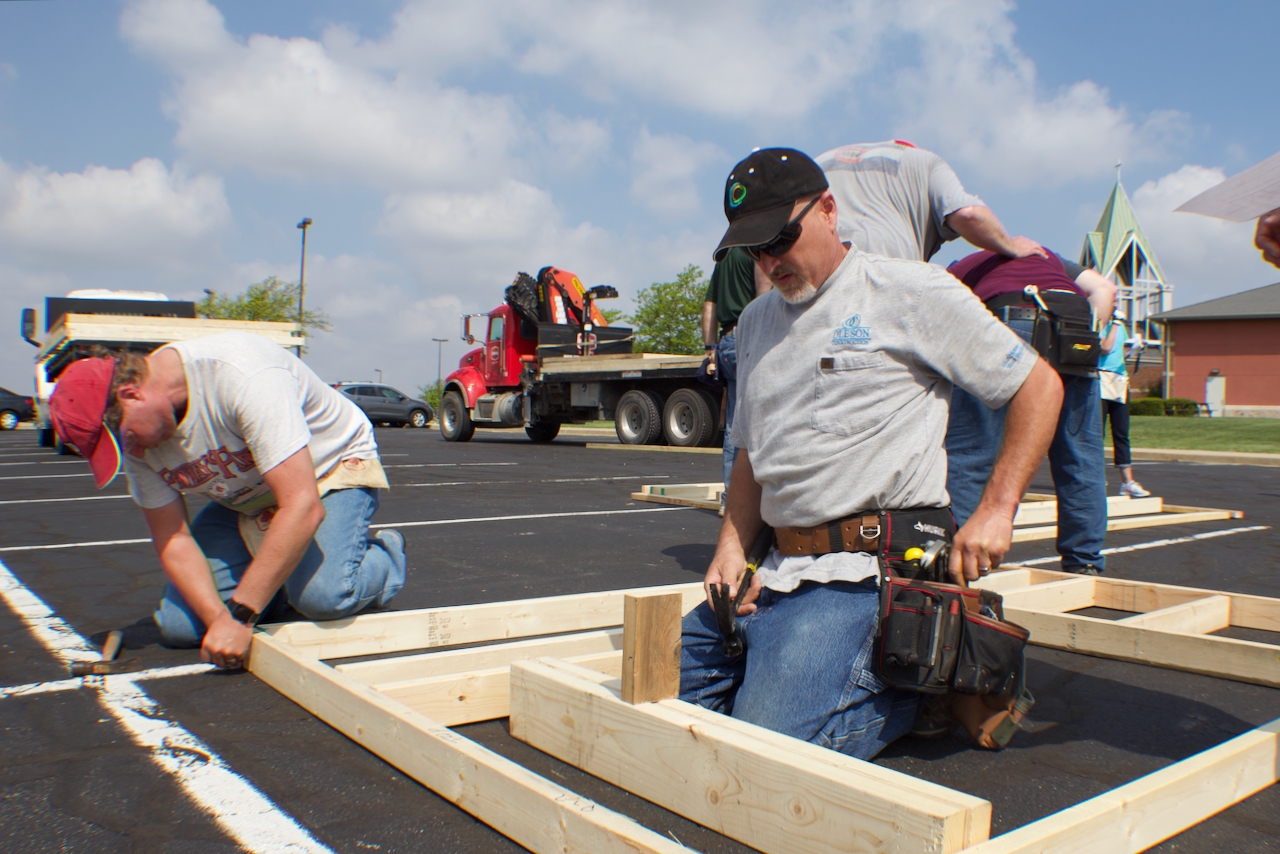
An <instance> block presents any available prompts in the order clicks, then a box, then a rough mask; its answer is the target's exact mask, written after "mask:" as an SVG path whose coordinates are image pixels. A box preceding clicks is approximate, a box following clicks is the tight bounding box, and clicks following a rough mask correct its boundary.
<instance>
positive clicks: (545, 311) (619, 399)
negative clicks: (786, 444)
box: [439, 267, 720, 447]
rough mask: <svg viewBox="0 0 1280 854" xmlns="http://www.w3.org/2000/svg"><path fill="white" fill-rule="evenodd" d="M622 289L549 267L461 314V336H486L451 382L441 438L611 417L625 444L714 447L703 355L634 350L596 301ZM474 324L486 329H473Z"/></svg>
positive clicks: (714, 410)
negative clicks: (492, 304) (489, 303)
mask: <svg viewBox="0 0 1280 854" xmlns="http://www.w3.org/2000/svg"><path fill="white" fill-rule="evenodd" d="M617 295H618V294H617V291H615V290H614V289H613V288H611V287H609V286H607V285H599V286H597V287H594V288H591V289H590V290H587V289H586V288H584V287H583V286H582V284H581V282H580V281H579V280H578V277H577V276H575V275H573V274H572V273H569V272H567V271H564V270H559V269H557V268H555V267H544V268H543V269H542V270H541V271H540V272H539V273H538V276H537V278H536V279H535V278H534V277H533V276H529V275H528V274H526V273H521V274H519V276H517V277H516V280H515V282H514V283H513V284H512V285H511V286H510V287H509V288H507V291H506V300H505V302H504V303H503V304H502V305H500V306H498V307H497V308H495V309H494V310H493V311H491V312H489V313H488V314H472V315H465V316H464V317H463V318H462V338H463V340H464V341H466V342H467V343H468V344H475V343H476V341H477V340H478V339H479V337H480V335H483V340H484V343H483V346H481V347H478V348H476V349H475V350H472V351H471V352H469V353H467V354H466V355H465V356H463V357H462V360H461V361H460V362H459V365H458V369H457V370H456V371H454V372H453V373H451V374H449V376H448V378H447V379H446V380H445V383H444V389H443V392H444V394H443V397H442V398H441V402H440V413H439V418H440V432H441V433H442V434H443V435H444V438H445V439H447V440H449V441H450V442H465V441H467V440H469V439H470V438H471V437H472V436H473V435H474V434H475V430H476V428H477V427H524V429H525V433H527V434H528V436H529V438H530V439H532V440H533V441H535V442H549V441H551V440H552V439H554V438H555V437H556V436H557V435H558V434H559V432H560V425H561V424H580V423H583V422H587V421H608V420H613V421H614V422H615V425H616V430H617V433H618V440H619V441H621V442H622V443H623V444H627V445H657V444H671V445H678V446H682V447H710V446H712V445H714V444H716V442H717V439H718V435H719V432H720V430H719V424H720V397H719V395H718V394H716V393H715V392H714V391H713V390H712V389H710V388H709V387H708V386H706V385H703V384H702V383H699V382H698V379H697V373H698V367H699V365H700V364H701V363H702V357H700V356H666V355H657V354H653V353H633V352H631V346H632V334H631V330H630V329H628V328H626V327H622V326H609V325H607V324H606V323H605V320H604V317H603V316H602V314H601V313H600V311H599V309H598V308H597V307H596V305H595V302H596V300H599V299H605V298H608V297H616V296H617ZM473 321H476V322H478V323H483V324H484V326H485V329H484V330H483V332H480V331H479V330H477V331H476V332H473V331H472V325H473Z"/></svg>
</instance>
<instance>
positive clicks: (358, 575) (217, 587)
mask: <svg viewBox="0 0 1280 854" xmlns="http://www.w3.org/2000/svg"><path fill="white" fill-rule="evenodd" d="M49 406H50V416H51V419H52V421H53V425H54V429H55V430H56V431H57V433H58V436H59V438H60V439H61V440H62V441H63V442H64V443H65V444H67V445H69V446H70V447H72V448H73V449H74V450H75V451H76V452H77V453H79V454H80V455H81V456H83V457H85V458H86V459H87V460H88V461H89V467H90V469H91V470H92V471H93V475H94V480H95V482H96V483H97V485H98V488H99V489H101V488H102V487H104V486H106V485H107V484H108V483H110V482H111V481H112V479H113V478H115V476H116V475H117V474H118V473H119V472H120V470H121V468H122V467H123V470H124V471H125V473H126V474H127V475H128V478H129V491H130V493H131V494H132V496H133V499H134V501H136V502H137V503H138V505H139V506H140V507H141V508H142V513H143V515H144V516H145V517H146V520H147V525H148V526H149V527H150V529H151V538H152V542H153V543H154V545H155V549H156V554H157V555H159V557H160V563H161V565H162V566H163V567H164V571H165V574H166V575H167V576H168V577H169V585H168V587H167V588H166V590H165V592H164V596H163V598H162V599H161V601H160V606H159V607H158V608H157V609H156V614H155V618H156V623H157V625H159V627H160V632H161V636H162V637H163V639H164V642H165V643H166V644H168V645H170V646H199V647H200V648H201V658H203V659H204V660H205V661H210V662H212V663H214V664H216V665H218V666H219V667H242V666H243V665H244V663H245V660H246V656H247V654H248V650H249V642H250V638H251V635H252V628H253V626H254V625H255V624H256V623H257V622H258V621H259V620H262V619H265V620H268V621H270V620H277V619H281V618H283V617H284V616H285V615H286V614H287V613H289V612H288V608H289V607H292V608H293V609H295V610H296V611H297V612H299V613H301V614H302V615H303V616H304V617H307V618H309V619H314V620H327V619H337V618H339V617H345V616H348V615H350V614H353V613H355V612H356V611H359V610H361V609H362V608H365V607H367V606H370V605H378V606H381V605H386V604H387V603H388V602H389V601H390V600H391V598H392V597H393V596H395V595H396V593H398V592H399V591H400V588H401V587H403V586H404V581H405V575H406V562H405V553H404V538H403V536H401V535H400V533H399V532H397V531H393V530H388V529H384V530H381V531H378V532H377V533H376V534H372V535H371V534H370V533H369V521H370V519H371V518H372V517H373V514H374V512H375V511H376V510H377V508H378V490H379V489H386V488H387V480H386V475H385V474H384V473H383V471H382V465H381V463H380V462H379V460H378V446H377V443H376V442H375V441H374V437H373V427H372V425H371V424H370V423H369V420H368V419H367V418H366V417H365V416H364V414H363V413H361V412H360V410H359V409H358V408H357V407H356V405H355V404H354V403H352V402H351V401H350V400H347V399H346V398H345V397H343V396H342V395H341V394H339V393H338V392H337V391H336V390H335V389H333V388H331V387H330V386H329V385H328V384H326V383H325V382H324V381H323V380H321V379H320V378H319V377H318V376H316V374H315V373H314V372H313V371H312V370H311V369H310V368H308V367H307V366H306V365H305V364H303V363H302V361H301V360H299V359H298V358H296V357H295V356H294V355H293V354H291V353H289V352H287V351H285V350H284V349H283V348H281V347H279V346H277V345H276V344H274V343H272V342H270V341H268V340H267V339H265V338H262V337H260V336H257V335H251V334H249V333H244V332H228V333H224V334H221V335H211V336H208V337H205V338H197V339H194V340H191V341H183V342H179V343H176V344H170V345H168V346H165V347H162V348H161V349H159V350H156V351H155V352H154V353H152V354H150V355H149V356H141V355H139V354H137V353H124V354H120V355H118V356H116V357H114V358H89V359H82V360H80V361H78V362H75V363H73V364H72V365H70V366H69V367H68V368H67V369H66V370H65V371H63V373H62V375H61V376H60V377H59V378H58V386H57V389H56V390H55V391H54V394H53V397H52V398H51V399H50V401H49ZM122 450H123V453H122ZM188 492H195V493H197V494H199V495H202V496H205V497H207V498H209V499H211V500H210V502H209V503H208V505H206V506H205V507H204V509H203V510H201V511H200V513H199V514H198V515H197V516H196V517H195V519H194V520H192V521H189V520H188V514H187V507H186V503H185V501H184V498H183V493H188Z"/></svg>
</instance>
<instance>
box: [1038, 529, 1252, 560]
mask: <svg viewBox="0 0 1280 854" xmlns="http://www.w3.org/2000/svg"><path fill="white" fill-rule="evenodd" d="M1270 529H1271V526H1270V525H1251V526H1249V527H1248V528H1228V529H1227V530H1225V531H1205V532H1204V533H1203V534H1191V535H1189V536H1186V537H1173V538H1171V539H1167V540H1152V541H1150V542H1147V543H1138V544H1136V545H1132V546H1116V547H1115V548H1114V549H1103V550H1102V551H1101V554H1104V555H1117V554H1123V553H1125V552H1137V551H1142V550H1143V549H1156V548H1160V547H1161V546H1176V545H1178V544H1180V543H1193V542H1195V541H1196V540H1208V539H1212V538H1213V537H1226V536H1229V535H1231V534H1244V533H1248V532H1249V531H1268V530H1270ZM1060 560H1062V557H1061V555H1054V556H1053V557H1038V558H1033V559H1032V560H1019V561H1013V564H1014V565H1016V566H1039V565H1040V564H1042V563H1057V562H1058V561H1060Z"/></svg>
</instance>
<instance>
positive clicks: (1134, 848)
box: [965, 720, 1280, 854]
mask: <svg viewBox="0 0 1280 854" xmlns="http://www.w3.org/2000/svg"><path fill="white" fill-rule="evenodd" d="M1278 734H1280V720H1274V721H1272V722H1271V723H1268V724H1265V725H1264V726H1261V727H1258V728H1257V729H1255V730H1251V731H1249V732H1247V733H1245V734H1243V735H1240V736H1237V737H1236V738H1233V739H1231V740H1230V741H1228V742H1226V743H1225V744H1220V745H1218V746H1217V747H1214V748H1211V749H1209V750H1206V751H1204V752H1203V753H1198V754H1196V755H1195V756H1192V757H1191V758H1189V759H1184V760H1182V761H1181V762H1177V763H1175V764H1173V765H1170V766H1169V767H1167V768H1163V769H1161V770H1159V771H1156V772H1155V773H1153V774H1148V775H1147V776H1145V777H1142V778H1140V779H1137V780H1134V781H1133V782H1132V783H1129V784H1127V785H1124V786H1120V787H1119V788H1116V789H1112V790H1111V791H1109V792H1106V793H1104V794H1101V795H1099V796H1097V797H1096V798H1091V799H1090V800H1087V801H1085V802H1084V803H1081V804H1077V805H1076V806H1074V807H1069V808H1067V809H1065V810H1062V811H1061V812H1057V813H1054V814H1053V815H1051V816H1048V817H1046V818H1042V819H1040V820H1039V821H1036V822H1032V823H1031V824H1027V825H1023V826H1022V827H1019V828H1017V829H1016V830H1011V831H1009V832H1008V833H1005V834H1002V835H1000V836H997V837H995V838H994V839H991V840H989V841H987V842H983V843H981V844H979V845H975V846H973V847H972V848H969V849H967V850H966V851H965V854H1075V852H1079V851H1105V852H1109V854H1112V853H1113V854H1137V852H1139V851H1145V850H1147V849H1148V848H1150V847H1152V846H1154V845H1158V844H1159V843H1161V842H1163V841H1164V840H1166V839H1168V838H1169V837H1171V836H1174V835H1175V834H1178V833H1181V832H1182V831H1184V830H1186V829H1187V828H1189V827H1191V826H1192V825H1194V824H1197V823H1198V822H1201V821H1204V820H1205V819H1206V818H1208V817H1209V816H1211V815H1214V814H1215V813H1218V812H1220V811H1222V810H1224V809H1226V808H1227V807H1229V806H1231V805H1232V804H1236V803H1239V802H1240V801H1242V800H1244V799H1245V798H1247V797H1249V796H1250V795H1253V794H1254V793H1256V792H1259V791H1261V790H1262V789H1265V788H1266V787H1267V786H1270V785H1271V784H1272V783H1275V782H1276V781H1277V779H1280V772H1278V771H1277V769H1280V749H1278V748H1280V736H1278Z"/></svg>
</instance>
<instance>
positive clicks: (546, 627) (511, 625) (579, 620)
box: [262, 581, 706, 659]
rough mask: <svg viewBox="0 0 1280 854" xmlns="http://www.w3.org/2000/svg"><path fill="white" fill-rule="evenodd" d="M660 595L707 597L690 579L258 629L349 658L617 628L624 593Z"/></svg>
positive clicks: (688, 605) (692, 600) (325, 654)
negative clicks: (665, 592) (622, 588)
mask: <svg viewBox="0 0 1280 854" xmlns="http://www.w3.org/2000/svg"><path fill="white" fill-rule="evenodd" d="M659 591H669V592H678V593H680V594H681V596H682V597H683V599H684V606H685V610H686V611H687V610H690V609H692V608H693V607H695V606H696V605H697V604H698V603H699V602H701V601H703V599H705V598H706V594H705V592H704V591H703V589H702V582H700V581H692V582H689V583H687V584H668V585H663V586H661V587H642V588H634V589H631V590H608V591H604V592H600V593H578V594H573V595H569V596H549V597H546V598H541V599H518V600H515V601H511V602H492V603H486V604H481V605H458V606H455V607H447V608H426V609H423V610H419V611H385V612H383V613H380V614H364V615H362V616H359V617H348V618H347V619H345V620H332V621H329V622H324V623H280V624H277V625H272V626H263V627H262V630H263V631H264V632H266V633H267V634H269V635H271V636H273V637H275V638H277V639H278V640H280V641H281V642H283V643H287V644H289V645H290V646H291V647H293V648H294V649H296V650H298V651H299V652H301V653H303V654H305V655H310V656H311V657H312V658H318V659H324V658H353V657H355V656H358V655H376V654H387V653H393V652H403V651H405V650H411V649H432V648H435V647H440V646H455V645H459V644H466V643H484V642H486V641H498V640H511V639H513V638H522V637H535V636H537V635H547V634H556V633H559V632H580V631H586V630H588V629H603V628H608V627H610V626H620V625H622V609H623V599H624V597H625V596H626V594H628V593H648V592H659Z"/></svg>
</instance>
